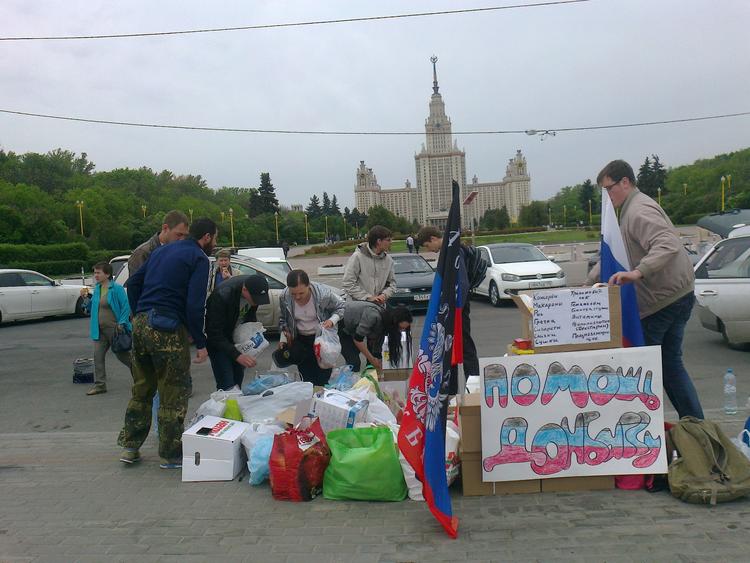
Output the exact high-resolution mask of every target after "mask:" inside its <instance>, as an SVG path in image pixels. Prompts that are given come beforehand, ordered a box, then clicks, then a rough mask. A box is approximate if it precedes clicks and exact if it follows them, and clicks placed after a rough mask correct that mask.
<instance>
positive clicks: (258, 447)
mask: <svg viewBox="0 0 750 563" xmlns="http://www.w3.org/2000/svg"><path fill="white" fill-rule="evenodd" d="M273 438H274V435H273V434H268V435H267V436H261V437H260V438H258V441H257V442H255V445H254V446H253V449H252V450H251V451H250V459H249V460H248V462H247V468H248V470H249V471H250V479H248V481H250V484H251V485H260V484H261V483H263V481H265V480H266V479H268V475H269V469H268V460H269V459H270V458H271V448H273Z"/></svg>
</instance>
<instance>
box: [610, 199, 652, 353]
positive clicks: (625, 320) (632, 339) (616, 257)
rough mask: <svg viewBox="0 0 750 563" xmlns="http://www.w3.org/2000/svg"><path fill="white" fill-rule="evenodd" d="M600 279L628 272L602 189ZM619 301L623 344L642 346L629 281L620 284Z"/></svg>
mask: <svg viewBox="0 0 750 563" xmlns="http://www.w3.org/2000/svg"><path fill="white" fill-rule="evenodd" d="M600 267H601V271H600V277H599V279H600V281H601V282H602V283H607V282H608V281H609V278H611V277H612V275H614V274H616V273H617V272H629V271H630V261H629V260H628V254H627V252H626V251H625V242H624V241H623V240H622V233H621V232H620V225H619V224H618V222H617V215H616V214H615V208H614V206H613V205H612V201H611V200H610V199H609V194H608V193H607V192H606V191H605V190H602V242H601V261H600ZM620 304H621V308H622V345H623V346H625V347H629V346H644V345H645V341H644V340H643V330H642V329H641V318H640V315H639V313H638V300H637V298H636V294H635V285H633V284H632V283H627V284H623V285H621V286H620Z"/></svg>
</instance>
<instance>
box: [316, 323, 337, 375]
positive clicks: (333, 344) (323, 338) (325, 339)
mask: <svg viewBox="0 0 750 563" xmlns="http://www.w3.org/2000/svg"><path fill="white" fill-rule="evenodd" d="M313 350H314V351H315V359H316V360H318V366H320V368H321V369H331V368H334V367H336V361H337V360H338V359H339V354H341V342H340V341H339V333H338V332H337V331H336V329H335V328H324V329H321V331H320V334H319V335H318V336H316V337H315V342H314V343H313Z"/></svg>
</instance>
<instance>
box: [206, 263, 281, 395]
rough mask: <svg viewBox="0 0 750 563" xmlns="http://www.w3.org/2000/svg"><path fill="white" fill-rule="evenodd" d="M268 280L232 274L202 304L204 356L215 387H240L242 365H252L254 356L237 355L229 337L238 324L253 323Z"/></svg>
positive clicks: (265, 295) (265, 297)
mask: <svg viewBox="0 0 750 563" xmlns="http://www.w3.org/2000/svg"><path fill="white" fill-rule="evenodd" d="M270 302H271V301H270V299H269V296H268V280H266V278H265V277H263V276H261V275H257V274H255V275H252V276H235V277H233V278H232V279H230V280H228V281H226V282H224V283H223V284H222V285H221V287H219V288H217V289H216V291H214V292H213V293H211V295H210V296H209V298H208V301H207V303H206V337H207V345H206V349H207V350H208V359H209V360H211V369H212V370H213V372H214V379H215V380H216V388H217V389H219V390H227V389H231V388H232V387H234V386H237V387H242V380H243V379H244V376H245V368H252V367H255V362H256V360H255V358H253V357H251V356H248V355H247V354H240V353H239V351H238V350H237V348H235V342H234V341H233V339H232V334H233V333H234V329H235V328H236V327H237V325H238V323H251V322H257V321H258V317H257V311H258V307H259V306H260V305H268V304H269V303H270Z"/></svg>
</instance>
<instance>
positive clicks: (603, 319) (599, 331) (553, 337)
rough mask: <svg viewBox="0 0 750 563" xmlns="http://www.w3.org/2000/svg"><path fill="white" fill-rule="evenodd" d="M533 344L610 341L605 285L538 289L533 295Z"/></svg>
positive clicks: (607, 295) (553, 344) (607, 296)
mask: <svg viewBox="0 0 750 563" xmlns="http://www.w3.org/2000/svg"><path fill="white" fill-rule="evenodd" d="M531 299H532V306H533V317H532V328H533V332H534V347H535V348H536V347H539V346H559V345H563V344H594V343H597V342H609V340H610V338H611V336H610V330H611V328H610V320H609V294H608V289H607V288H606V287H581V288H573V289H566V290H557V291H535V292H534V295H533V296H532V298H531Z"/></svg>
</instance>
